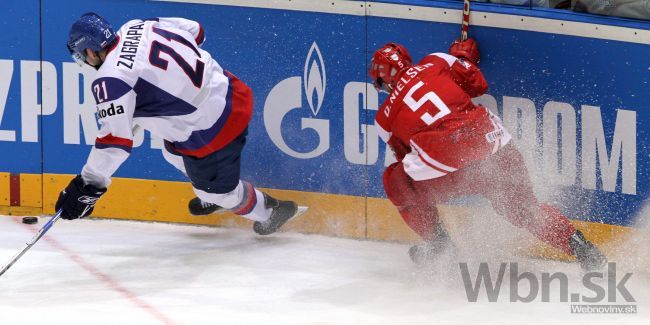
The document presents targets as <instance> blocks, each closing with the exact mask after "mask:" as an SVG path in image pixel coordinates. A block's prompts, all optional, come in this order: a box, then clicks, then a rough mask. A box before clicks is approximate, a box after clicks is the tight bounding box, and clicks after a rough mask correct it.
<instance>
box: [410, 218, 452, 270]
mask: <svg viewBox="0 0 650 325" xmlns="http://www.w3.org/2000/svg"><path fill="white" fill-rule="evenodd" d="M436 234H437V235H436V239H434V240H432V241H427V242H425V243H424V244H422V245H414V246H411V248H410V249H409V257H411V260H412V261H413V263H415V264H417V265H425V264H428V263H431V262H433V261H434V260H435V259H436V258H437V257H438V256H440V254H442V253H443V252H444V251H446V250H447V249H449V248H453V246H454V244H453V243H452V242H451V239H450V238H449V235H448V234H447V231H446V230H445V229H444V228H443V226H442V224H440V223H438V225H437V227H436Z"/></svg>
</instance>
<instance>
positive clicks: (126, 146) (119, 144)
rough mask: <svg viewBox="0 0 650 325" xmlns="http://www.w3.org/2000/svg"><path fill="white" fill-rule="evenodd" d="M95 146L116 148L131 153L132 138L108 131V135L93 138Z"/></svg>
mask: <svg viewBox="0 0 650 325" xmlns="http://www.w3.org/2000/svg"><path fill="white" fill-rule="evenodd" d="M95 148H97V149H106V148H118V149H122V150H124V151H126V152H128V153H131V148H133V140H129V139H125V138H120V137H116V136H113V135H112V134H110V133H109V134H108V135H106V136H104V137H101V138H97V139H96V140H95Z"/></svg>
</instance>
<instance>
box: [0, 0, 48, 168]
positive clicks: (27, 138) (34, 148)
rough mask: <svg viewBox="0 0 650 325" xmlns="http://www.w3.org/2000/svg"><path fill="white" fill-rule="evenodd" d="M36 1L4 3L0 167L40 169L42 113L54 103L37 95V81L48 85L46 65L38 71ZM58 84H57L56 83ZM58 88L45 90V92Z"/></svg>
mask: <svg viewBox="0 0 650 325" xmlns="http://www.w3.org/2000/svg"><path fill="white" fill-rule="evenodd" d="M38 9H39V1H38V0H28V1H21V2H20V3H16V2H12V3H5V4H3V6H2V13H1V14H0V15H1V16H2V19H0V27H2V30H3V31H4V32H3V33H2V34H1V35H0V44H2V46H0V152H2V159H0V171H3V172H11V173H19V172H22V173H40V172H41V143H39V139H40V132H39V131H38V130H39V124H40V118H41V112H42V110H44V111H51V110H52V109H53V105H54V104H55V103H53V102H51V101H48V99H49V98H43V97H42V96H41V81H43V82H44V83H47V84H48V85H52V84H53V83H52V78H51V77H52V75H51V73H49V72H51V71H50V69H49V68H50V67H48V66H44V67H43V70H44V72H45V73H43V74H41V72H40V71H41V63H40V49H39V48H40V44H39V39H40V25H39V10H38ZM54 86H55V87H56V84H55V83H54ZM56 91H57V90H56V88H54V89H51V88H46V89H43V93H44V94H46V97H47V95H50V96H51V95H52V94H56Z"/></svg>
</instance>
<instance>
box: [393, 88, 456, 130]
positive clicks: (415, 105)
mask: <svg viewBox="0 0 650 325" xmlns="http://www.w3.org/2000/svg"><path fill="white" fill-rule="evenodd" d="M422 86H424V82H422V81H420V82H418V83H417V84H415V85H414V86H413V87H412V88H411V89H410V90H409V92H408V93H406V95H405V96H404V103H405V104H406V106H408V107H409V108H410V109H411V110H412V111H413V112H414V113H415V112H416V111H417V110H418V109H420V107H422V106H423V105H424V104H426V103H428V102H430V103H432V104H433V105H434V106H435V107H436V108H438V113H436V115H434V116H431V114H429V112H425V113H424V114H422V116H420V119H421V120H422V121H423V122H424V123H426V124H427V125H431V124H433V123H434V122H435V121H437V120H439V119H441V118H443V117H444V116H446V115H447V114H449V113H451V110H450V109H449V107H447V105H446V104H445V102H443V101H442V99H440V97H438V95H437V94H436V93H434V92H433V91H430V92H428V93H426V94H424V96H422V97H421V98H420V99H419V100H415V98H413V94H414V93H415V92H416V91H417V90H418V89H420V88H421V87H422Z"/></svg>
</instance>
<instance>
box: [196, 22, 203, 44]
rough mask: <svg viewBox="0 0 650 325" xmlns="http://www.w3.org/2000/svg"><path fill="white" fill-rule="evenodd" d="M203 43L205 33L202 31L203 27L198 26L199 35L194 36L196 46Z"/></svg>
mask: <svg viewBox="0 0 650 325" xmlns="http://www.w3.org/2000/svg"><path fill="white" fill-rule="evenodd" d="M203 42H205V31H204V30H203V26H201V24H199V34H198V35H197V36H196V44H197V45H201V44H202V43H203Z"/></svg>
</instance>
